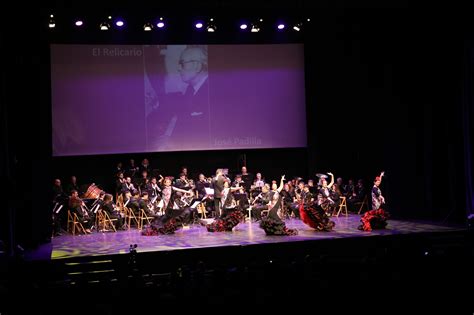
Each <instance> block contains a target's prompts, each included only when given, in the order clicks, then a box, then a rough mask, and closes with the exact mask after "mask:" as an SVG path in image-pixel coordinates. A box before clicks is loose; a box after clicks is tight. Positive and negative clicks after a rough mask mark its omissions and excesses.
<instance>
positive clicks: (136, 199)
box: [128, 190, 140, 215]
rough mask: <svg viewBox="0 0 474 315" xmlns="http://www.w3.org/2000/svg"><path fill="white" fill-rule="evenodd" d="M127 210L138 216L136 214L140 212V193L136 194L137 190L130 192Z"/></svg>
mask: <svg viewBox="0 0 474 315" xmlns="http://www.w3.org/2000/svg"><path fill="white" fill-rule="evenodd" d="M128 208H129V209H132V211H133V213H134V214H135V215H138V213H139V212H140V193H139V192H138V190H134V191H133V192H132V196H131V198H130V202H129V203H128Z"/></svg>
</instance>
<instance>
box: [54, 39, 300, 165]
mask: <svg viewBox="0 0 474 315" xmlns="http://www.w3.org/2000/svg"><path fill="white" fill-rule="evenodd" d="M304 86H305V83H304V56H303V45H301V44H278V45H190V46H187V45H156V46H148V45H147V46H140V45H56V44H54V45H51V88H52V125H53V126H52V127H53V128H52V130H53V134H52V137H53V139H52V140H53V141H52V143H53V155H55V156H67V155H88V154H114V153H136V152H160V151H186V150H224V149H251V148H281V147H305V146H306V114H305V89H304Z"/></svg>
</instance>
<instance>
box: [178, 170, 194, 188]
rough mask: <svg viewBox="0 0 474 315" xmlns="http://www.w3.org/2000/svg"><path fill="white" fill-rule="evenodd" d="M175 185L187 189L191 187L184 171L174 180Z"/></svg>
mask: <svg viewBox="0 0 474 315" xmlns="http://www.w3.org/2000/svg"><path fill="white" fill-rule="evenodd" d="M175 186H176V187H177V188H180V189H185V190H189V189H191V188H192V187H191V184H190V183H189V180H188V179H187V177H186V173H180V174H179V178H178V179H177V180H176V183H175Z"/></svg>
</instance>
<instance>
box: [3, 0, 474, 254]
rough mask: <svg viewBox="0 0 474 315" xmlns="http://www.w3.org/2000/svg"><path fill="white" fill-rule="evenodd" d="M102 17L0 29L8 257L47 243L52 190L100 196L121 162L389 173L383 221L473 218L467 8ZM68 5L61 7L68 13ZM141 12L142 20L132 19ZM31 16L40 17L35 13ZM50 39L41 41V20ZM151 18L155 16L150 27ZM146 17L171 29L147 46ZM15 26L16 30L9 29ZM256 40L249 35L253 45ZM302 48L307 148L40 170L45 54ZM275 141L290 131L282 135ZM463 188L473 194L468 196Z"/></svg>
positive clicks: (253, 8)
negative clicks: (203, 24)
mask: <svg viewBox="0 0 474 315" xmlns="http://www.w3.org/2000/svg"><path fill="white" fill-rule="evenodd" d="M107 5H108V6H109V7H108V8H102V7H101V8H98V7H95V8H90V9H84V8H74V5H68V6H65V5H62V4H61V3H60V2H54V3H51V6H50V8H41V10H32V11H31V12H24V11H23V10H20V9H19V8H16V9H15V8H14V9H12V10H11V14H10V16H9V18H7V19H4V20H2V22H1V23H2V25H0V26H2V33H1V37H0V44H1V45H0V47H2V52H3V53H4V54H5V55H6V57H4V58H3V59H2V72H1V74H2V77H1V81H0V82H1V83H0V102H1V114H2V120H1V127H2V132H1V135H2V141H1V143H2V144H1V147H0V150H1V172H2V181H3V182H4V183H5V184H6V185H5V186H4V187H5V188H4V191H3V194H4V196H6V198H5V199H4V202H3V205H2V207H0V209H1V210H0V211H1V221H0V222H1V229H0V231H1V235H0V240H4V241H6V243H7V244H8V248H9V249H13V247H14V246H15V245H16V244H20V245H21V246H23V247H33V246H35V245H37V244H39V243H43V242H47V241H49V238H50V233H51V232H50V226H51V224H50V211H51V209H50V204H49V198H50V194H51V192H50V191H51V186H52V180H53V179H54V178H56V177H60V178H61V179H62V180H63V184H65V181H66V179H67V178H66V177H67V176H70V175H72V174H75V175H77V176H78V179H79V181H80V182H81V183H84V182H96V183H99V184H103V185H106V184H107V183H106V181H107V180H108V178H109V177H110V176H112V172H113V168H114V167H115V164H116V163H117V162H118V161H122V162H123V163H124V164H125V165H126V163H127V162H128V159H129V158H134V159H135V161H136V162H137V163H139V162H140V161H141V159H142V158H143V157H145V156H146V157H148V158H149V159H150V161H151V163H152V166H154V167H155V166H157V167H158V168H160V169H162V170H166V171H167V172H166V173H168V172H169V173H171V174H175V173H177V172H178V168H179V167H180V166H181V165H187V166H188V167H189V168H190V170H191V171H197V170H198V169H201V170H202V171H204V172H206V173H208V174H209V173H210V172H211V171H214V170H215V168H216V167H221V166H224V167H229V168H230V169H237V168H238V167H240V166H241V164H242V161H243V157H244V156H245V159H246V161H247V165H248V167H249V169H250V171H252V172H256V171H258V170H262V171H263V172H264V173H265V175H266V177H267V178H277V176H279V175H280V174H282V173H285V174H287V177H290V176H293V175H301V176H303V177H308V176H310V177H314V174H315V173H316V172H327V171H332V172H333V173H334V174H335V175H336V176H342V177H343V178H344V179H348V178H349V177H351V178H354V179H357V178H364V179H365V180H366V186H367V187H368V188H369V187H371V185H372V180H373V177H374V176H375V175H378V174H379V172H380V171H381V170H385V171H386V175H387V176H386V178H385V179H384V182H383V184H382V190H383V192H384V195H385V196H386V199H387V201H388V202H389V204H388V207H389V210H390V212H391V213H392V214H393V216H394V217H399V218H417V219H424V220H432V221H438V222H457V223H462V222H464V221H465V218H466V211H469V209H472V187H471V186H468V183H469V180H468V179H470V180H471V181H472V168H469V167H468V166H469V163H471V162H472V161H471V157H472V144H471V140H470V138H469V137H470V136H471V135H472V134H473V133H472V123H471V121H472V117H473V114H472V84H473V83H472V69H473V68H472V66H473V61H472V60H473V58H474V57H473V56H474V54H473V47H474V46H473V30H474V25H473V24H474V23H473V21H472V18H471V17H470V16H469V13H468V12H469V11H468V10H466V9H465V8H461V7H459V8H453V7H452V8H446V7H433V6H432V5H428V4H426V5H421V4H420V5H419V6H414V5H411V6H408V4H407V3H405V2H403V1H397V2H396V3H395V2H393V3H391V2H390V1H389V2H386V3H385V4H383V5H381V4H377V3H376V2H372V1H357V4H354V3H352V2H351V3H350V4H349V2H347V3H346V2H344V1H339V2H336V3H333V2H327V3H320V4H319V5H318V7H314V6H313V5H311V4H310V1H291V2H290V1H276V2H272V3H271V4H270V3H269V4H266V5H263V4H262V5H260V4H258V3H255V2H253V1H243V2H242V1H239V2H237V1H199V2H195V4H194V5H191V6H185V5H184V4H180V5H179V6H178V5H175V6H174V7H173V5H168V6H165V7H163V6H160V7H158V6H157V7H156V8H153V7H145V6H144V5H140V3H139V2H133V4H129V3H128V2H127V1H118V2H117V1H116V2H113V3H112V2H107V1H106V2H104V4H102V6H104V7H105V6H107ZM71 6H72V7H71ZM136 7H140V9H136ZM38 12H39V13H38ZM51 12H52V13H54V14H55V15H56V22H57V23H56V24H57V26H56V29H54V30H52V31H51V30H49V29H48V28H47V23H48V16H49V14H50V13H51ZM121 12H126V14H124V15H123V16H124V18H125V19H126V21H127V28H126V29H125V30H122V31H111V32H105V33H104V32H100V31H98V30H97V29H98V27H97V24H98V23H99V22H98V21H99V20H100V19H101V18H102V17H105V16H107V15H109V14H112V15H114V14H116V13H121ZM155 12H156V14H155ZM81 13H82V14H83V15H82V16H85V18H84V19H85V21H87V18H88V17H89V19H90V20H94V21H95V25H94V29H92V27H86V28H84V29H83V30H81V31H77V30H74V29H73V28H72V26H67V25H72V24H73V20H72V19H73V18H74V16H75V15H80V14H81ZM147 15H153V16H160V15H164V16H166V17H169V27H168V29H167V30H166V31H165V32H158V31H157V30H156V29H155V31H153V32H150V33H144V32H143V30H142V25H143V23H144V21H145V18H146V17H147ZM211 15H212V16H214V18H215V20H216V24H217V27H218V32H216V33H215V34H208V33H204V32H201V33H196V32H195V31H193V30H192V21H193V20H192V17H194V16H202V17H207V16H211ZM260 16H263V18H264V20H265V22H266V23H270V22H273V21H275V20H276V19H277V18H287V20H288V19H289V20H291V21H296V20H298V19H299V18H307V17H310V18H311V24H309V25H306V28H305V29H304V31H303V32H302V33H300V34H295V33H294V32H293V31H290V30H287V31H286V32H283V33H281V34H277V32H276V31H275V30H274V29H272V30H268V28H269V27H270V26H271V25H267V31H262V32H261V33H259V34H250V33H249V34H242V33H240V32H239V31H238V28H237V25H238V24H237V23H238V22H239V18H241V17H244V18H245V17H260ZM20 23H22V24H20ZM254 35H255V36H254ZM50 42H54V43H89V44H90V43H104V44H107V43H114V44H119V43H124V44H126V43H129V44H131V43H134V44H136V43H138V44H146V43H150V44H174V43H190V42H191V43H210V44H211V43H220V44H225V43H259V42H260V43H282V42H283V43H284V42H303V43H305V64H306V100H307V113H308V117H307V120H308V148H304V149H275V150H235V151H214V152H211V151H205V152H174V153H155V154H133V155H128V154H124V155H110V156H86V157H67V158H54V159H53V158H52V157H51V104H50V82H49V50H48V47H49V43H50ZM277 128H291V122H288V125H287V126H277ZM467 187H470V188H467Z"/></svg>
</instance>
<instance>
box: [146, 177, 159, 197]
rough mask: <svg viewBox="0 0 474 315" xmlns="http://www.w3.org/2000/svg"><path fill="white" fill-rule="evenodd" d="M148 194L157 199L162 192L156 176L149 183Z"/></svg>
mask: <svg viewBox="0 0 474 315" xmlns="http://www.w3.org/2000/svg"><path fill="white" fill-rule="evenodd" d="M147 191H148V195H149V196H150V198H151V200H153V199H157V198H158V196H159V195H160V194H161V188H160V186H158V183H157V181H156V177H152V178H151V182H150V183H148V185H147Z"/></svg>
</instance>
